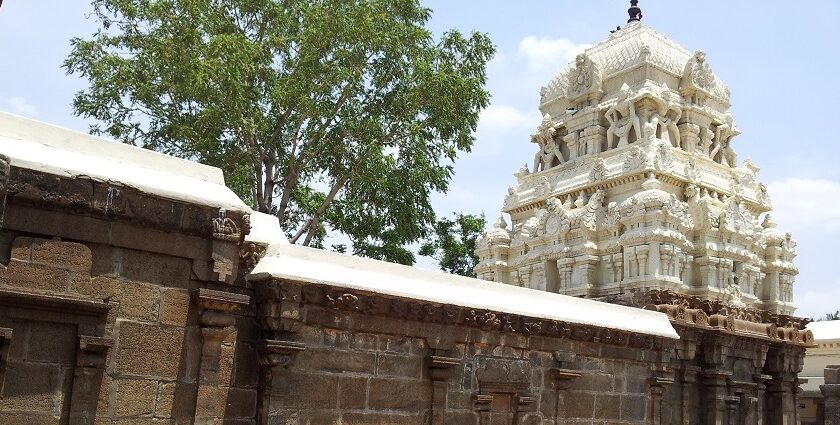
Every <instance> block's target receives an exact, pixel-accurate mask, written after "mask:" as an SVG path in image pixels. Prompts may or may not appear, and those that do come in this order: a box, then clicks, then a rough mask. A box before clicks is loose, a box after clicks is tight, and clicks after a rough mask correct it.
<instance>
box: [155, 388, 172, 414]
mask: <svg viewBox="0 0 840 425" xmlns="http://www.w3.org/2000/svg"><path fill="white" fill-rule="evenodd" d="M175 385H176V384H175V382H161V383H159V384H158V390H157V398H156V400H155V415H154V416H155V417H156V418H171V417H172V408H173V406H174V405H175V388H176V387H175Z"/></svg>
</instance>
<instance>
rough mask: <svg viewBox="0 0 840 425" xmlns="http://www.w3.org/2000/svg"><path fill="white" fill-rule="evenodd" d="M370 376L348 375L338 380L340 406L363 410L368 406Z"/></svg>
mask: <svg viewBox="0 0 840 425" xmlns="http://www.w3.org/2000/svg"><path fill="white" fill-rule="evenodd" d="M367 383H368V378H364V377H346V378H341V379H340V380H339V382H338V391H339V395H338V407H339V409H343V410H362V409H364V408H365V407H366V406H367V391H368V388H367Z"/></svg>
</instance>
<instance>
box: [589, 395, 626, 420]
mask: <svg viewBox="0 0 840 425" xmlns="http://www.w3.org/2000/svg"><path fill="white" fill-rule="evenodd" d="M595 415H596V417H597V418H598V419H608V420H618V419H620V418H621V396H619V395H617V394H598V395H596V396H595Z"/></svg>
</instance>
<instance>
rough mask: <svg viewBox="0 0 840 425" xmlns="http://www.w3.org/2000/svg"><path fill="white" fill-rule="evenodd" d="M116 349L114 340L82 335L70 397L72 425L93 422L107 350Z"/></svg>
mask: <svg viewBox="0 0 840 425" xmlns="http://www.w3.org/2000/svg"><path fill="white" fill-rule="evenodd" d="M113 346H114V339H113V338H108V337H96V336H86V335H82V336H79V347H78V351H77V353H76V368H75V371H74V378H73V392H72V393H71V398H70V423H71V424H77V423H78V424H87V423H93V422H94V418H95V416H96V407H97V404H98V403H99V393H100V387H101V385H102V378H103V375H104V373H105V366H106V361H107V359H108V351H109V350H110V349H111V347H113Z"/></svg>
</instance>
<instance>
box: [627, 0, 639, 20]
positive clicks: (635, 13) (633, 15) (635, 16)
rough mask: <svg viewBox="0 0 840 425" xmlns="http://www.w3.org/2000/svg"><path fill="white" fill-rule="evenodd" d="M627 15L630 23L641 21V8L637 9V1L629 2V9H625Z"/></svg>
mask: <svg viewBox="0 0 840 425" xmlns="http://www.w3.org/2000/svg"><path fill="white" fill-rule="evenodd" d="M627 14H628V15H630V19H629V20H627V23H628V24H629V23H630V22H639V21H641V20H642V8H640V7H639V0H630V8H629V9H627Z"/></svg>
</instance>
